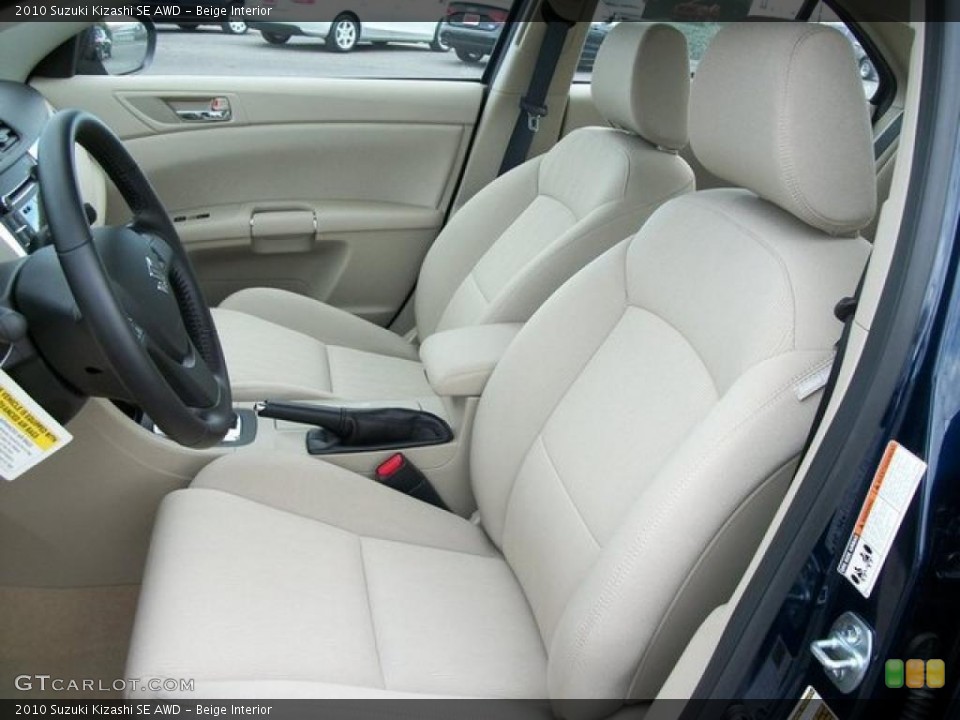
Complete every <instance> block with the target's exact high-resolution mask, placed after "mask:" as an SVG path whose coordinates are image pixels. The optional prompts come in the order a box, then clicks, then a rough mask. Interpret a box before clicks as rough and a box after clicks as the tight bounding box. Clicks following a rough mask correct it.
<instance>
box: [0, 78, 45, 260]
mask: <svg viewBox="0 0 960 720" xmlns="http://www.w3.org/2000/svg"><path fill="white" fill-rule="evenodd" d="M49 117H50V110H49V107H48V106H47V103H46V101H45V100H44V98H43V96H42V95H40V94H39V93H38V92H37V91H35V90H34V89H33V88H31V87H29V86H26V85H21V84H20V83H10V82H0V259H2V260H12V259H15V258H17V257H23V256H24V255H27V254H28V253H30V252H33V251H34V250H36V249H38V248H39V247H41V246H43V245H44V244H46V243H47V242H48V233H47V229H46V224H45V222H44V218H43V206H42V202H41V199H40V181H39V178H38V176H37V144H38V141H39V139H40V134H41V133H42V132H43V128H44V126H45V125H46V122H47V120H48V118H49Z"/></svg>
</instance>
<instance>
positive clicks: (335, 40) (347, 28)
mask: <svg viewBox="0 0 960 720" xmlns="http://www.w3.org/2000/svg"><path fill="white" fill-rule="evenodd" d="M432 3H433V4H435V5H436V9H437V15H438V16H439V15H442V14H443V10H442V6H441V5H440V4H439V3H437V2H436V0H432ZM256 4H258V3H257V2H249V0H248V2H247V5H248V6H250V5H256ZM264 4H265V5H268V6H269V7H270V9H271V10H270V19H269V20H267V21H256V22H251V23H249V25H250V27H251V28H253V29H254V30H259V31H260V33H261V34H262V35H263V39H264V40H266V41H267V42H268V43H270V44H271V45H283V44H284V43H286V42H287V41H289V40H290V38H291V37H293V36H294V35H302V36H305V37H315V38H321V39H322V40H323V41H324V46H325V47H326V48H327V49H328V50H331V51H333V52H338V53H347V52H350V51H351V50H353V49H354V48H356V47H357V45H360V44H361V43H371V44H373V45H386V44H387V43H394V42H396V43H424V44H426V45H429V46H430V48H431V49H432V50H435V51H437V52H446V51H447V50H449V49H450V48H449V47H448V46H447V45H446V44H445V43H444V42H442V41H441V39H440V26H441V19H440V18H439V17H438V19H437V20H433V21H427V22H381V21H376V20H367V19H366V17H365V16H366V13H365V12H364V10H365V9H367V10H370V11H371V12H370V16H379V17H382V16H383V13H382V7H381V12H380V13H379V14H378V13H376V12H374V10H375V9H376V7H377V6H375V5H371V6H370V7H369V8H367V7H366V3H364V2H350V0H344V3H343V4H344V6H345V7H344V8H343V9H342V10H340V11H339V12H336V11H335V8H333V7H331V6H332V3H331V4H329V5H325V6H324V14H327V15H329V16H332V17H333V20H332V21H330V22H304V21H303V20H302V18H303V15H304V6H303V4H302V3H297V2H294V0H268V1H267V2H266V3H264ZM328 8H329V9H330V10H332V11H335V12H328ZM427 12H429V10H428V11H427ZM424 14H425V15H426V13H424Z"/></svg>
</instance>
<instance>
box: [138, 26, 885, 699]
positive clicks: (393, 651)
mask: <svg viewBox="0 0 960 720" xmlns="http://www.w3.org/2000/svg"><path fill="white" fill-rule="evenodd" d="M758 57H762V58H764V62H757V61H756V58H758ZM692 111H693V114H692V118H693V122H692V125H691V130H692V137H693V142H694V143H695V145H694V147H695V149H696V151H697V152H698V153H699V154H700V157H702V159H703V161H704V163H706V164H707V166H708V167H709V168H710V170H711V171H712V172H714V173H716V174H717V175H720V176H721V177H724V178H725V179H727V180H729V181H731V182H733V183H736V184H738V185H741V186H744V187H746V188H749V189H724V190H711V191H706V192H700V193H694V194H689V195H685V196H683V197H681V198H678V199H676V200H673V201H671V202H669V203H667V204H666V205H665V206H663V207H662V208H661V209H660V210H658V211H657V213H656V214H655V215H654V216H653V217H652V218H650V220H649V221H648V222H647V223H646V225H644V227H643V229H642V230H641V231H640V232H639V233H638V234H637V235H636V236H635V237H634V238H632V239H631V240H628V241H626V242H624V243H622V244H620V245H619V246H617V247H616V248H614V249H613V250H611V251H610V252H608V253H606V254H605V255H603V256H602V257H601V258H599V259H598V260H597V261H595V262H594V263H592V264H591V265H589V266H588V267H587V268H585V269H584V270H583V271H581V272H580V273H578V274H577V275H576V276H575V277H574V278H573V279H572V280H571V281H570V282H568V283H566V284H565V285H564V286H563V287H562V288H561V289H560V290H559V291H558V292H557V293H556V294H555V295H554V296H553V297H551V298H550V300H549V301H548V302H547V303H546V304H545V305H544V306H543V308H541V310H540V311H539V312H538V313H537V314H536V315H535V316H534V317H533V318H532V319H531V320H530V322H529V323H527V325H526V327H525V328H524V329H523V330H522V331H521V332H520V334H519V335H518V336H517V339H516V340H515V341H514V343H513V344H512V346H511V347H510V349H509V350H508V351H507V354H506V355H505V356H504V358H503V360H502V361H501V363H500V365H499V366H498V367H497V369H496V370H495V371H494V374H493V376H492V377H491V379H490V382H489V384H488V385H487V389H486V392H485V393H484V396H483V398H482V400H481V403H480V408H479V411H478V415H477V418H476V426H475V432H474V435H473V445H472V457H471V473H472V482H473V488H474V492H475V495H476V498H477V501H478V504H479V511H480V513H479V516H480V520H481V522H480V524H479V525H476V524H473V523H471V522H468V521H467V520H464V519H462V518H460V517H457V516H455V515H452V514H449V513H444V512H442V511H440V510H438V509H436V508H434V507H431V506H427V505H424V504H421V503H418V502H416V501H414V500H412V499H409V498H408V497H406V496H403V495H400V494H397V493H394V492H392V491H391V490H389V489H386V488H385V487H383V486H381V485H378V484H376V483H374V482H371V481H369V480H366V479H364V478H361V477H359V476H357V475H354V474H352V473H350V472H347V471H345V470H342V469H339V468H336V467H334V466H332V465H328V464H325V463H323V462H319V461H316V460H312V459H308V458H306V457H303V458H300V457H294V456H279V455H278V456H257V455H251V454H242V453H239V454H236V455H234V456H233V457H230V458H228V459H224V460H220V461H217V462H215V463H213V464H212V465H210V466H209V467H208V468H207V469H206V470H204V471H203V472H202V473H200V475H199V476H198V477H197V479H196V481H195V482H194V483H193V486H192V487H191V488H190V489H187V490H182V491H178V492H175V493H173V494H171V495H170V496H169V497H168V498H167V499H166V500H165V501H164V503H163V506H162V508H161V510H160V514H159V517H158V519H157V523H156V528H155V532H154V537H153V543H152V546H151V551H150V557H149V561H148V563H147V567H146V576H145V578H144V584H143V592H142V596H141V600H140V606H139V610H138V613H137V619H136V626H135V629H134V634H133V641H132V647H131V650H130V655H129V664H128V668H127V673H128V675H127V677H139V678H148V677H190V678H195V679H196V693H195V694H194V695H193V696H196V695H200V696H204V697H225V696H246V697H271V696H275V697H281V696H298V697H306V696H319V697H413V696H421V695H444V696H446V695H471V696H481V697H539V698H547V697H549V698H553V699H563V698H608V699H611V700H613V701H615V702H619V701H623V700H626V699H630V698H650V697H652V696H653V695H655V693H656V692H657V690H658V688H659V686H660V684H661V683H662V681H663V680H664V678H665V676H666V674H667V673H668V672H669V670H670V669H671V666H672V664H673V663H674V661H675V660H676V659H677V657H678V655H679V654H680V652H681V650H682V648H683V647H684V644H685V643H686V641H687V640H688V638H689V637H690V636H691V634H692V632H693V630H694V629H695V628H696V626H697V624H698V623H699V622H700V621H701V620H702V619H703V617H704V616H705V615H706V613H707V612H708V611H709V610H710V609H711V608H713V607H714V606H715V605H717V604H719V603H721V602H723V601H725V600H726V599H727V597H728V595H729V593H730V592H731V589H732V588H733V587H734V585H735V583H736V582H737V580H738V579H739V575H740V574H741V573H742V571H743V569H744V567H745V565H746V563H747V561H748V560H749V558H750V555H751V552H752V551H753V548H754V547H755V545H756V543H757V542H758V539H759V537H760V535H761V533H762V531H763V530H764V529H765V527H766V524H767V523H768V522H769V520H770V517H771V515H772V513H773V511H774V508H775V506H776V504H777V503H778V502H779V500H780V498H781V497H782V494H783V492H784V490H785V487H786V484H787V482H788V479H789V475H790V472H789V470H790V469H791V460H792V459H794V458H795V457H796V455H797V454H798V452H799V451H800V448H801V445H802V443H803V441H804V437H805V435H806V433H807V431H808V429H809V425H810V423H811V420H812V417H813V415H814V411H815V409H816V407H817V402H818V393H817V392H816V387H817V385H816V383H814V382H812V380H811V378H815V377H816V376H817V375H818V374H819V373H820V372H821V370H822V369H823V368H825V367H827V366H829V364H830V363H831V362H832V358H833V355H834V350H833V345H834V343H835V341H836V340H837V337H838V336H839V334H840V330H841V327H840V324H839V323H838V322H837V321H836V320H835V319H834V316H833V312H832V310H833V306H834V304H835V303H836V302H837V300H838V299H839V298H841V297H843V296H845V295H848V294H850V293H851V292H852V291H853V290H854V287H855V286H856V284H857V280H858V278H859V276H860V274H861V271H862V268H863V267H864V263H865V260H866V258H867V255H868V249H869V247H868V244H867V243H866V241H864V240H863V238H861V237H859V236H858V235H857V230H858V228H860V227H862V226H863V225H865V224H866V223H867V222H869V220H870V218H871V217H872V216H873V212H874V203H875V200H874V198H875V194H874V171H873V158H872V153H871V142H870V128H869V121H868V118H867V114H866V109H865V108H864V105H863V102H862V90H861V89H860V80H859V77H858V73H857V69H856V65H855V62H854V59H853V54H852V51H851V49H850V44H849V42H848V41H847V40H846V39H845V38H844V37H843V36H841V35H839V34H838V33H837V32H836V31H834V30H832V29H829V28H825V27H822V26H819V25H805V24H777V23H756V24H753V23H747V24H736V25H731V26H728V27H727V28H725V29H724V30H722V31H721V32H720V34H719V35H718V36H717V38H716V40H715V41H714V43H713V45H712V47H711V48H710V49H709V50H708V51H707V53H706V57H705V58H704V59H703V61H702V63H701V65H700V67H699V71H698V75H697V78H696V81H695V83H694V88H693V98H692ZM613 707H615V704H614V705H607V704H601V705H600V706H597V707H596V708H594V709H595V710H597V709H598V708H599V711H605V710H611V709H613ZM587 710H589V709H584V711H587Z"/></svg>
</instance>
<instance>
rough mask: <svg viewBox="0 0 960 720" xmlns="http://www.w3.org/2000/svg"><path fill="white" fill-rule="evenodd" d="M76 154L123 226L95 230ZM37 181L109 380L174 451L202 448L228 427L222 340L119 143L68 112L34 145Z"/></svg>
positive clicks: (98, 125)
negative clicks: (112, 197) (118, 204)
mask: <svg viewBox="0 0 960 720" xmlns="http://www.w3.org/2000/svg"><path fill="white" fill-rule="evenodd" d="M75 144H79V145H80V146H82V147H83V148H85V149H86V150H87V151H88V152H89V153H90V155H91V156H92V157H93V158H94V159H95V160H96V161H97V162H98V163H99V164H100V166H101V167H102V168H103V169H104V171H105V172H106V174H107V176H108V177H109V178H110V180H112V181H113V183H114V185H115V186H116V188H117V190H119V192H120V194H121V196H122V197H123V199H124V200H125V201H126V203H127V205H128V206H129V208H130V210H131V212H132V214H133V220H132V222H130V223H129V224H128V225H123V226H114V227H106V228H97V229H96V230H92V229H91V227H90V221H89V219H88V217H87V212H86V208H85V206H84V202H83V199H82V197H81V195H80V189H79V186H78V182H77V167H76V159H75V155H74V147H75ZM38 171H39V177H40V192H41V196H42V199H43V209H44V212H45V214H46V220H47V222H48V225H49V229H50V234H51V236H52V238H53V245H54V248H55V249H56V255H57V258H58V260H59V263H60V267H61V269H62V272H63V275H64V276H65V278H66V281H67V284H68V285H69V288H70V291H71V292H72V294H73V298H74V301H75V302H76V306H77V308H78V309H79V311H80V314H81V315H82V317H83V322H84V323H85V324H86V326H87V328H88V330H89V334H90V335H92V336H93V338H92V339H93V341H94V342H95V344H96V345H97V346H99V349H100V352H101V353H102V356H103V357H104V358H105V359H106V360H107V362H108V363H109V365H110V366H111V368H112V370H113V373H114V374H115V376H116V379H117V380H118V381H119V383H120V384H121V385H122V386H123V388H124V389H125V390H126V391H127V395H128V396H129V398H130V399H131V400H132V401H133V402H135V403H136V404H138V405H139V406H140V407H141V408H142V409H143V410H144V412H146V413H147V415H148V416H149V417H150V418H151V419H152V420H153V422H154V423H156V425H157V427H158V428H159V429H160V430H161V431H162V432H163V433H164V434H166V435H167V436H168V437H170V438H172V439H173V440H175V441H176V442H178V443H180V444H182V445H186V446H189V447H209V446H212V445H215V444H216V443H218V442H219V441H220V440H222V439H223V437H224V435H225V434H226V432H227V430H228V429H229V428H230V426H231V425H232V424H233V408H232V400H231V397H230V380H229V378H228V376H227V367H226V362H225V361H224V358H223V350H222V349H221V347H220V340H219V338H218V336H217V331H216V328H215V326H214V323H213V318H212V316H211V315H210V309H209V307H208V306H207V304H206V302H205V300H204V298H203V294H202V293H201V291H200V287H199V285H198V283H197V279H196V276H195V275H194V272H193V268H192V267H191V265H190V261H189V259H188V258H187V254H186V252H185V251H184V249H183V245H182V243H181V242H180V238H179V236H178V235H177V231H176V229H175V228H174V226H173V223H172V222H171V221H170V218H169V216H168V215H167V212H166V210H165V209H164V207H163V205H162V203H161V202H160V199H159V198H158V197H157V194H156V192H155V191H154V190H153V188H152V187H151V186H150V183H149V181H148V180H147V179H146V177H145V176H144V175H143V173H142V172H141V170H140V168H139V167H138V166H137V164H136V162H135V161H134V160H133V158H132V157H130V154H129V153H128V152H127V150H126V149H125V148H124V146H123V143H122V142H121V141H120V139H119V138H118V137H117V136H116V135H115V134H114V133H113V131H111V130H110V129H109V128H108V127H107V126H106V125H104V124H103V123H102V122H101V121H100V120H98V119H97V118H95V117H94V116H92V115H89V114H87V113H84V112H81V111H78V110H66V111H62V112H59V113H57V114H56V115H54V116H53V118H51V120H50V121H49V123H48V125H47V127H46V128H45V130H44V132H43V134H42V136H41V138H40V146H39V153H38Z"/></svg>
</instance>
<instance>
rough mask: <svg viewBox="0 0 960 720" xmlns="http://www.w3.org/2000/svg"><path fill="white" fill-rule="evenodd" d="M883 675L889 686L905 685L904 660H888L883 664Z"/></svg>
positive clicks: (898, 686)
mask: <svg viewBox="0 0 960 720" xmlns="http://www.w3.org/2000/svg"><path fill="white" fill-rule="evenodd" d="M883 676H884V680H886V683H887V687H888V688H901V687H903V678H904V671H903V660H887V662H886V664H885V665H884V666H883Z"/></svg>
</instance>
